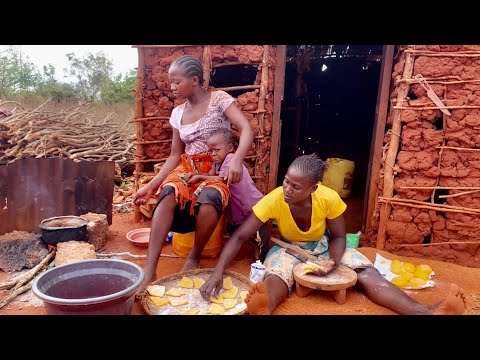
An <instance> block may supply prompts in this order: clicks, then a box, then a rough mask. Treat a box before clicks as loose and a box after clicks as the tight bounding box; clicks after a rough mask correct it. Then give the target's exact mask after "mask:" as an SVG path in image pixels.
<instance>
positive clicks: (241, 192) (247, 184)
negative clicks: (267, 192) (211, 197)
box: [216, 153, 263, 225]
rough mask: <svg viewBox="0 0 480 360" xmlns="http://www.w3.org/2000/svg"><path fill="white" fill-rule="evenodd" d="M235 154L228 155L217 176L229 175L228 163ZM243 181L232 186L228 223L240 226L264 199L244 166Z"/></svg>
mask: <svg viewBox="0 0 480 360" xmlns="http://www.w3.org/2000/svg"><path fill="white" fill-rule="evenodd" d="M232 157H233V154H231V153H230V154H228V155H227V157H226V158H225V160H224V161H223V164H222V165H221V166H220V169H218V167H217V169H216V170H217V175H218V176H221V177H224V176H225V175H226V174H227V168H228V163H229V162H230V160H231V159H232ZM242 167H243V173H242V180H240V182H238V183H236V184H231V185H230V194H231V199H230V212H229V216H228V222H229V223H230V224H232V225H240V224H242V223H243V222H244V221H245V219H246V218H247V217H248V216H249V215H250V213H251V212H252V207H253V206H254V205H255V204H256V203H257V202H258V201H259V200H260V199H261V198H263V194H262V193H261V192H260V191H259V190H258V189H257V188H256V187H255V183H254V182H253V180H252V178H251V177H250V174H249V173H248V170H247V168H246V167H245V165H242Z"/></svg>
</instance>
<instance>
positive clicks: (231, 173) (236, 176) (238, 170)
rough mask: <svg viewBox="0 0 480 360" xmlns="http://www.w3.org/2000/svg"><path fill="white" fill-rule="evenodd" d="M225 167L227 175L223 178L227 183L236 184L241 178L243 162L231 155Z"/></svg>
mask: <svg viewBox="0 0 480 360" xmlns="http://www.w3.org/2000/svg"><path fill="white" fill-rule="evenodd" d="M227 167H228V170H227V176H226V177H225V180H227V185H230V184H236V183H238V182H239V181H240V180H242V174H243V164H242V162H241V161H239V160H238V159H237V158H236V157H235V156H233V157H232V159H231V160H230V162H229V163H228V165H227Z"/></svg>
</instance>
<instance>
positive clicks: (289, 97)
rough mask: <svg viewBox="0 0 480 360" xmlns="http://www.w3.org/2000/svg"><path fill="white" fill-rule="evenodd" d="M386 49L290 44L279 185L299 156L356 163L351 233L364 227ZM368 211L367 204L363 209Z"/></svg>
mask: <svg viewBox="0 0 480 360" xmlns="http://www.w3.org/2000/svg"><path fill="white" fill-rule="evenodd" d="M382 50H383V46H382V45H289V46H288V47H287V63H286V69H285V92H284V100H283V102H282V112H281V119H282V138H281V149H280V162H279V171H278V178H277V179H278V180H277V185H281V183H282V181H283V177H284V175H285V173H286V171H287V168H288V166H289V164H290V163H291V162H292V161H293V159H295V158H296V157H297V156H300V155H302V154H310V153H312V152H315V153H316V154H317V155H318V156H319V157H320V158H322V159H324V160H326V159H327V158H342V159H347V160H351V161H354V162H355V172H354V177H353V183H352V191H351V194H350V196H349V197H348V198H347V199H344V201H345V202H346V203H347V206H348V208H347V213H346V222H347V232H357V231H359V230H360V229H361V227H362V215H363V207H364V197H365V191H366V185H367V183H366V182H367V177H368V165H369V156H370V147H371V143H372V136H373V126H374V122H375V107H376V103H377V96H378V87H379V78H380V69H381V62H382ZM365 206H366V204H365Z"/></svg>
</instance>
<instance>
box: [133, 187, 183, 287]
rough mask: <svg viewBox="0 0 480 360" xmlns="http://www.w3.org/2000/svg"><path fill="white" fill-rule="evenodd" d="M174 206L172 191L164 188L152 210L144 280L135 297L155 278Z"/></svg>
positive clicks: (169, 188) (173, 192) (170, 224)
mask: <svg viewBox="0 0 480 360" xmlns="http://www.w3.org/2000/svg"><path fill="white" fill-rule="evenodd" d="M176 206H177V203H176V201H175V191H174V189H173V188H172V187H171V186H165V187H164V188H163V189H162V191H161V192H160V195H159V200H158V203H157V205H156V207H155V209H154V210H153V216H152V228H151V230H150V240H149V243H148V253H147V264H146V266H145V269H144V270H145V280H144V281H143V283H142V285H141V286H140V287H139V288H138V290H137V296H139V295H141V293H142V292H143V291H144V290H145V287H146V286H147V284H148V283H150V282H151V281H153V280H155V278H156V272H157V264H158V259H159V258H160V253H161V252H162V248H163V244H164V243H165V239H166V237H167V234H168V232H169V231H170V227H171V226H172V222H173V214H174V213H175V207H176Z"/></svg>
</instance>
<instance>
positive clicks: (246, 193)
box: [184, 129, 270, 261]
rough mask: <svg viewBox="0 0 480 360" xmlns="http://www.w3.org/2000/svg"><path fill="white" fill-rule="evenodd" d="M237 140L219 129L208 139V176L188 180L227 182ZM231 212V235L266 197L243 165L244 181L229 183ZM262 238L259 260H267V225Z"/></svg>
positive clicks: (189, 182) (189, 176)
mask: <svg viewBox="0 0 480 360" xmlns="http://www.w3.org/2000/svg"><path fill="white" fill-rule="evenodd" d="M234 144H235V138H234V137H233V134H232V132H231V131H230V130H228V129H216V130H214V131H212V132H211V133H210V134H209V136H208V139H207V146H208V149H209V152H210V156H211V157H212V160H213V163H214V166H213V167H212V170H210V172H209V173H208V174H197V173H188V174H187V175H186V176H185V179H184V180H185V181H186V182H187V183H188V184H189V185H190V184H195V183H197V182H200V181H204V180H207V179H216V180H221V181H224V179H225V177H226V175H227V172H228V163H229V162H230V160H231V158H232V157H233V153H234V150H235V148H234ZM229 188H230V195H231V199H230V209H229V212H228V213H227V231H228V233H230V234H232V233H233V231H235V229H236V228H238V227H239V226H240V225H241V224H242V223H243V222H244V221H245V219H246V218H247V217H248V216H249V215H250V213H251V212H252V207H253V206H254V205H255V204H256V203H257V202H258V201H259V200H260V199H261V198H263V194H262V193H261V192H260V191H259V190H258V189H257V188H256V187H255V183H254V182H253V180H252V178H251V177H250V174H249V173H248V170H247V168H246V167H245V165H243V173H242V179H241V180H240V182H238V183H236V184H230V185H229ZM259 235H260V239H257V242H259V243H258V246H259V254H258V255H257V254H256V257H258V258H260V260H262V261H263V260H264V259H265V256H266V255H267V252H268V245H269V242H268V241H269V238H270V237H269V234H268V225H267V224H264V226H262V228H261V229H260V230H259Z"/></svg>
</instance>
